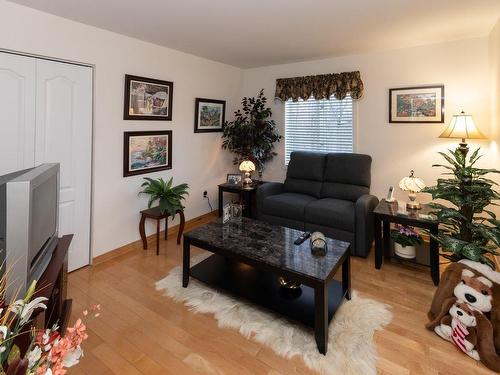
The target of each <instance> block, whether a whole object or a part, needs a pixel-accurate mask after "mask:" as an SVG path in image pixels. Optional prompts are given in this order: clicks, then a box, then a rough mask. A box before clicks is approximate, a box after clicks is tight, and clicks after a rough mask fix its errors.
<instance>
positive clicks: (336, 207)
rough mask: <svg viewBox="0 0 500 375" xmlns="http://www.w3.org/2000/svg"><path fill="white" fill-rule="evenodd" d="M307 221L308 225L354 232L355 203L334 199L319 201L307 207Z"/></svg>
mask: <svg viewBox="0 0 500 375" xmlns="http://www.w3.org/2000/svg"><path fill="white" fill-rule="evenodd" d="M305 219H306V222H307V223H313V224H318V225H322V226H326V227H332V228H338V229H342V230H345V231H349V232H354V227H355V208H354V203H353V202H351V201H347V200H341V199H334V198H324V199H318V200H316V201H314V202H311V203H309V204H308V205H307V207H306V216H305Z"/></svg>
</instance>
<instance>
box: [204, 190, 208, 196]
mask: <svg viewBox="0 0 500 375" xmlns="http://www.w3.org/2000/svg"><path fill="white" fill-rule="evenodd" d="M207 194H208V193H207V191H206V190H205V191H204V192H203V198H206V197H207Z"/></svg>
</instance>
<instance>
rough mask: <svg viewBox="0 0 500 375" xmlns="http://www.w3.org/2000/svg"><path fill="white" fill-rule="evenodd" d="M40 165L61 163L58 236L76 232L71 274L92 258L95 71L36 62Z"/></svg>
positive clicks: (81, 67) (71, 248) (38, 157)
mask: <svg viewBox="0 0 500 375" xmlns="http://www.w3.org/2000/svg"><path fill="white" fill-rule="evenodd" d="M36 66H37V69H36V76H37V84H36V90H37V95H36V96H37V102H36V118H37V122H36V136H35V139H36V143H35V162H36V164H40V163H47V162H58V163H60V165H61V176H60V184H61V186H60V206H59V234H60V235H63V234H68V233H74V235H75V236H74V239H73V241H72V245H71V247H70V251H69V270H70V271H72V270H74V269H77V268H80V267H83V266H85V265H87V264H89V260H90V205H91V153H92V69H91V68H88V67H83V66H78V65H71V64H64V63H57V62H53V61H45V60H37V62H36Z"/></svg>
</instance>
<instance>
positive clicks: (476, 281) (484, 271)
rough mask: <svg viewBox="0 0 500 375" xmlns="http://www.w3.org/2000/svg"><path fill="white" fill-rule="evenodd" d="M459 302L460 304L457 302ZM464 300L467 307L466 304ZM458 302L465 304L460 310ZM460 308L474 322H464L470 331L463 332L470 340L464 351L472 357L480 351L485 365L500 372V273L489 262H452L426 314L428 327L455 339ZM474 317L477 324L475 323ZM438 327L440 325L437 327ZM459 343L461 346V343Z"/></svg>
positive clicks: (441, 334)
mask: <svg viewBox="0 0 500 375" xmlns="http://www.w3.org/2000/svg"><path fill="white" fill-rule="evenodd" d="M457 302H458V303H459V305H456V303H457ZM464 304H465V305H466V307H467V309H465V308H463V307H464ZM454 306H455V307H454ZM459 306H461V307H462V308H461V310H459ZM459 311H460V312H461V313H462V314H467V315H463V317H464V319H465V318H467V321H468V322H469V324H471V326H470V327H468V326H467V325H466V324H465V323H464V322H461V323H462V324H463V325H464V326H465V328H466V331H467V332H468V334H465V335H463V340H467V342H468V344H465V343H464V344H463V347H464V348H461V349H462V350H463V349H467V350H464V351H466V352H467V354H469V355H471V357H473V358H475V356H476V354H477V355H478V357H479V359H480V360H481V362H483V363H484V364H485V366H486V367H488V368H489V369H491V370H494V371H498V372H500V357H499V355H498V353H500V273H498V272H495V271H493V270H491V269H490V268H489V267H488V266H486V265H483V264H480V263H477V262H472V261H460V262H458V263H452V264H450V265H449V266H448V267H447V268H446V270H445V271H444V273H443V275H442V277H441V282H440V284H439V287H438V289H437V290H436V293H435V294H434V298H433V301H432V304H431V308H430V310H429V312H428V314H427V315H428V317H429V323H427V324H426V328H427V329H429V330H434V331H435V332H436V333H437V334H438V335H440V336H441V337H443V338H445V339H447V340H450V341H452V339H451V337H452V333H453V332H454V331H455V328H456V327H457V326H458V324H455V325H454V324H452V323H453V319H454V317H453V314H454V315H456V317H455V319H458V316H459V314H458V312H459ZM471 313H472V315H473V317H472V315H471ZM461 317H462V316H461ZM473 318H474V319H473ZM474 320H475V326H473V325H472V323H473V322H474ZM436 327H439V328H437V329H436ZM450 331H451V332H450ZM474 331H475V332H474ZM456 333H457V334H458V332H456ZM463 333H465V331H464V332H463ZM461 335H462V334H461ZM474 336H475V337H474ZM448 337H450V338H448ZM461 340H462V339H460V341H461ZM471 345H473V346H471ZM457 346H459V347H460V345H458V344H457ZM473 347H475V349H473ZM474 350H475V351H476V353H474Z"/></svg>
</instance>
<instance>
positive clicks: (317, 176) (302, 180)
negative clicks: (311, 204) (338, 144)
mask: <svg viewBox="0 0 500 375" xmlns="http://www.w3.org/2000/svg"><path fill="white" fill-rule="evenodd" d="M325 156H326V154H325V153H319V152H308V151H294V152H292V153H291V154H290V162H289V163H288V170H287V173H286V180H285V191H286V192H288V193H300V194H307V195H311V196H313V197H316V198H319V197H320V196H321V187H322V184H323V174H324V171H325Z"/></svg>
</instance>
